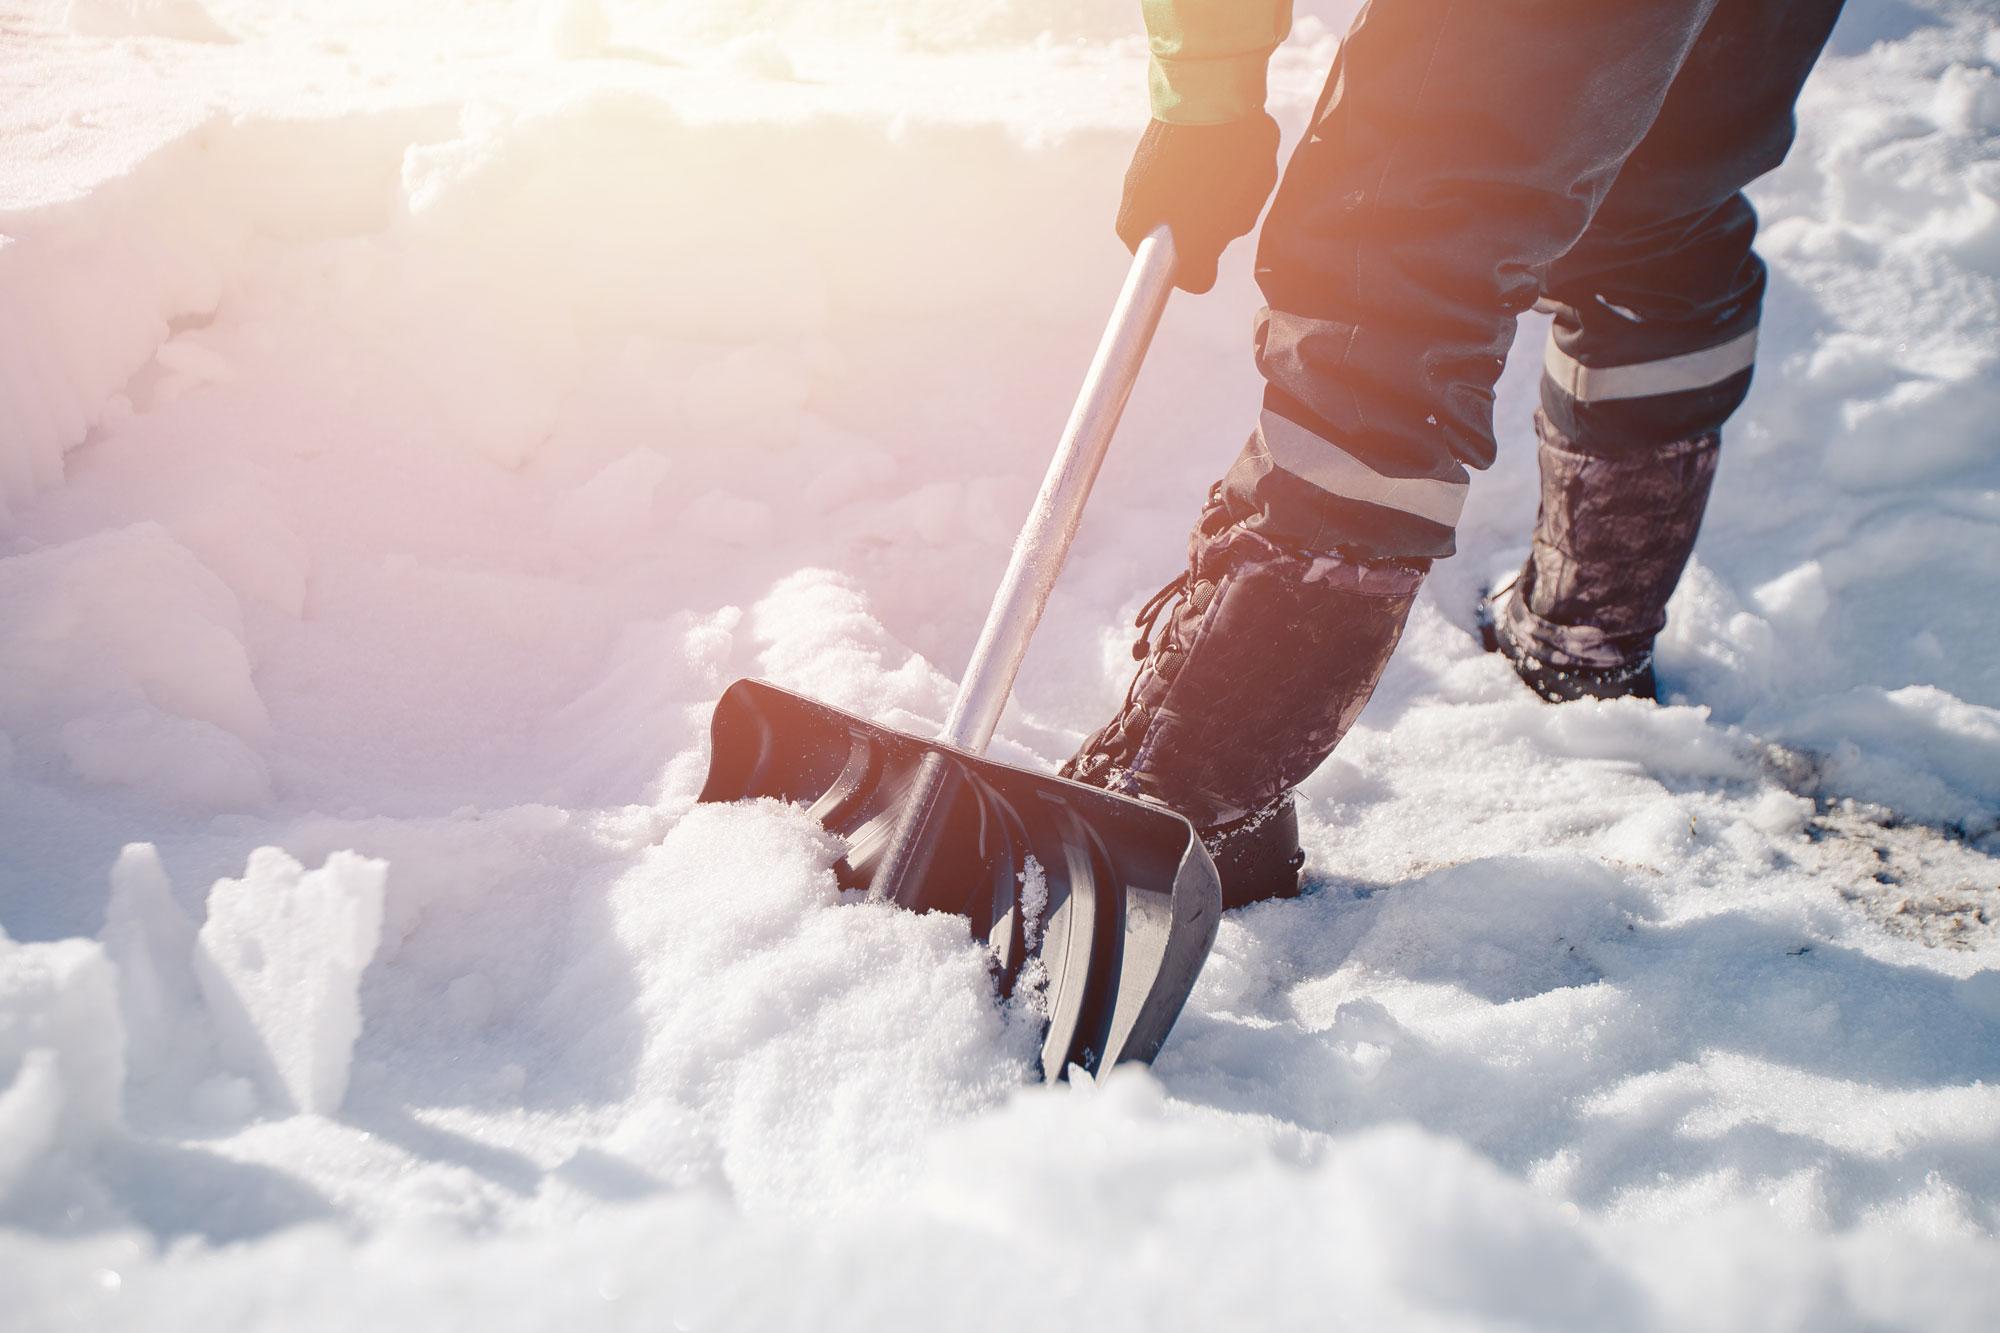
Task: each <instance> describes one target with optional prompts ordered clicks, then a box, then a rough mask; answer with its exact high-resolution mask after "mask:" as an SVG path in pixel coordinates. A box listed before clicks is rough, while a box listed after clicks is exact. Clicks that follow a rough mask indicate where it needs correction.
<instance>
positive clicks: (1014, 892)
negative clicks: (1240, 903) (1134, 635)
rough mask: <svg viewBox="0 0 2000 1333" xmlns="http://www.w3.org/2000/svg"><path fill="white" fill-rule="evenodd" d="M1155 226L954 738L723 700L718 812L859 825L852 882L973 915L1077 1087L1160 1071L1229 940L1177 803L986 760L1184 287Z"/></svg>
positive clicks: (990, 622) (995, 614) (752, 685)
mask: <svg viewBox="0 0 2000 1333" xmlns="http://www.w3.org/2000/svg"><path fill="white" fill-rule="evenodd" d="M1173 270H1174V249H1173V241H1172V238H1171V237H1170V236H1169V234H1168V232H1167V229H1166V228H1164V227H1162V228H1159V229H1158V230H1156V231H1154V232H1153V234H1152V235H1150V236H1148V237H1147V238H1146V239H1145V240H1144V241H1143V242H1141V244H1140V246H1139V249H1138V251H1137V253H1136V254H1135V255H1134V256H1133V260H1132V268H1131V272H1130V273H1129V274H1128V275H1127V277H1126V279H1125V287H1124V290H1123V291H1122V292H1120V293H1119V296H1118V304H1117V306H1116V307H1115V308H1114V309H1113V311H1112V315H1111V323H1110V325H1109V326H1108V327H1107V328H1106V329H1105V331H1104V338H1103V340H1102V341H1101V342H1100V343H1099V344H1098V347H1097V355H1096V357H1095V358H1094V359H1093V360H1092V361H1091V364H1090V371H1089V373H1088V375H1086V376H1085V378H1084V383H1083V390H1082V392H1081V393H1080V394H1079V395H1078V397H1077V400H1076V406H1075V408H1074V409H1072V411H1071V412H1070V417H1069V423H1068V425H1066V426H1065V427H1064V428H1063V434H1062V440H1061V442H1060V443H1059V444H1058V445H1057V447H1056V454H1055V458H1054V459H1053V460H1052V461H1051V462H1050V464H1049V470H1048V475H1047V476H1046V477H1044V478H1043V480H1042V489H1041V493H1040V494H1039V495H1037V496H1036V497H1035V503H1034V507H1033V508H1032V509H1031V510H1030V511H1029V513H1028V519H1027V522H1026V524H1025V525H1024V526H1023V527H1022V529H1021V535H1020V537H1019V538H1018V539H1017V540H1016V541H1015V543H1014V552H1013V555H1012V556H1011V557H1010V558H1009V560H1008V562H1007V572H1006V574H1005V575H1004V576H1003V577H1002V578H1001V580H1000V588H999V591H998V592H996V593H995V594H994V596H993V605H992V608H991V609H990V610H989V611H988V612H987V614H986V624H985V627H984V628H983V629H981V630H980V633H979V641H978V643H977V644H976V645H975V646H974V648H973V650H972V662H971V664H970V666H968V667H967V669H966V672H965V678H964V681H963V683H961V684H960V686H959V689H958V696H957V698H956V699H955V700H954V701H953V703H952V706H951V712H950V715H949V716H948V717H947V718H946V719H945V723H944V729H943V730H942V731H941V732H940V733H939V734H938V736H937V738H936V739H935V740H923V739H921V738H919V737H916V736H910V735H906V734H904V733H902V732H899V731H893V730H891V729H889V728H887V727H882V726H877V725H876V724H875V723H872V722H869V721H867V720H865V719H863V718H859V717H855V716H853V715H851V714H848V713H843V712H841V711H839V710H838V709H834V708H829V707H827V706H826V705H825V704H821V703H815V702H814V701H812V700H811V699H807V698H804V697H802V696H800V695H797V694H793V693H791V692H790V691H787V690H782V689H779V688H778V687H777V686H775V685H769V684H766V683H764V682H763V681H756V680H739V681H737V682H736V683H735V684H733V685H731V686H730V687H729V689H728V690H727V691H725V692H724V694H723V696H722V699H721V701H720V702H719V703H718V704H717V705H716V709H715V718H714V721H713V724H712V739H713V746H712V749H711V752H710V757H709V768H708V781H707V784H706V785H705V786H704V787H703V788H702V792H701V800H703V801H724V802H726V801H740V800H743V799H745V798H751V797H776V798H778V799H780V800H786V801H792V802H796V803H799V804H803V805H805V806H807V807H808V808H809V809H810V811H811V813H812V814H813V815H814V816H816V817H817V818H818V819H819V820H820V822H821V823H823V824H824V825H825V826H826V827H827V828H829V829H831V830H832V831H833V832H835V833H838V834H840V835H841V836H842V837H843V838H845V840H846V843H847V854H846V857H845V859H844V860H843V861H842V862H841V864H840V866H839V867H838V874H839V876H840V880H841V883H842V884H843V885H844V886H845V887H848V888H852V889H861V890H865V891H866V892H867V894H868V896H869V897H870V898H872V899H878V900H883V901H888V902H893V903H896V904H898V905H900V906H902V907H907V908H910V909H912V910H914V911H919V912H931V911H938V912H953V913H957V914H958V915H960V916H963V917H966V918H967V919H968V920H969V921H970V923H971V928H972V932H973V935H974V937H975V938H980V939H984V940H985V941H986V942H987V945H988V947H989V949H990V950H991V954H992V957H993V960H994V970H995V973H996V980H997V981H998V984H999V987H1000V991H1001V993H1002V994H1003V995H1014V994H1017V993H1019V994H1021V995H1022V996H1023V998H1024V999H1025V1000H1026V1001H1027V1002H1028V1003H1029V1004H1030V1005H1031V1006H1033V1009H1034V1011H1035V1012H1039V1013H1042V1014H1045V1015H1046V1016H1047V1022H1048V1026H1047V1028H1046V1031H1045V1035H1044V1038H1043V1042H1042V1050H1041V1069H1042V1071H1043V1073H1044V1075H1045V1076H1047V1077H1051V1078H1063V1077H1066V1076H1067V1074H1068V1072H1069V1070H1070V1068H1071V1066H1080V1067H1081V1068H1083V1069H1084V1070H1086V1071H1088V1072H1089V1073H1091V1074H1095V1073H1097V1072H1098V1071H1099V1070H1100V1069H1105V1068H1108V1067H1109V1066H1110V1065H1112V1064H1114V1063H1116V1062H1118V1061H1121V1060H1140V1061H1149V1060H1151V1059H1152V1058H1153V1056H1154V1054H1155V1053H1156V1052H1158V1050H1159V1049H1160V1043H1161V1042H1163V1041H1165V1040H1166V1036H1167V1030H1168V1029H1169V1028H1171V1027H1172V1026H1173V1024H1174V1020H1175V1019H1176V1018H1177V1017H1179V1015H1180V1011H1181V1006H1182V1005H1183V1004H1184V1003H1186V1001H1187V997H1188V992H1189V990H1191V989H1192V988H1193V986H1194V981H1195V977H1196V975H1197V974H1198V973H1199V972H1200V971H1201V965H1202V962H1203V960H1204V959H1205V958H1207V956H1208V950H1209V946H1210V945H1212V944H1213V943H1214V942H1215V930H1216V925H1217V922H1218V920H1219V918H1220V917H1221V915H1222V890H1221V886H1220V884H1219V883H1218V881H1217V879H1216V874H1215V866H1214V864H1213V863H1212V862H1211V861H1210V860H1209V857H1208V852H1207V850H1206V849H1205V848H1203V846H1202V844H1201V839H1200V838H1198V837H1196V836H1195V831H1194V828H1193V826H1192V825H1190V824H1189V823H1188V822H1187V820H1185V819H1183V818H1181V817H1180V816H1179V815H1177V814H1174V813H1173V812H1172V811H1170V810H1166V809H1163V808H1161V807H1159V806H1155V805H1150V804H1147V803H1145V802H1142V801H1138V800H1134V799H1132V798H1130V797H1125V796H1115V795H1112V794H1110V793H1108V792H1104V791H1100V790H1098V789H1097V788H1095V787H1086V786H1083V785H1082V784H1080V783H1075V782H1066V781H1064V780H1063V779H1061V778H1056V777H1051V776H1049V775H1047V774H1044V773H1038V772H1033V771H1031V770H1028V769H1023V768H1015V767H1012V766H1010V765H1007V764H1000V763H995V762H994V761H992V760H990V759H985V758H982V757H981V751H983V750H984V749H985V748H986V744H987V742H988V741H989V740H991V739H992V736H993V730H994V728H995V726H997V725H998V723H999V721H1000V714H1001V711H1002V710H1003V709H1004V708H1005V707H1006V704H1007V696H1008V693H1009V691H1010V690H1011V689H1012V688H1013V685H1014V676H1015V674H1016V672H1018V671H1019V670H1020V666H1021V659H1022V658H1023V657H1024V656H1025V655H1026V654H1027V651H1028V639H1029V636H1030V635H1032V634H1033V633H1034V629H1035V625H1036V623H1037V622H1038V621H1039V620H1040V619H1041V616H1042V610H1043V608H1044V607H1045V606H1046V605H1047V604H1048V599H1049V591H1050V589H1051V588H1052V587H1053V586H1054V585H1055V581H1056V575H1057V574H1058V573H1059V572H1060V571H1061V569H1062V564H1063V558H1064V557H1065V556H1066V555H1067V554H1068V552H1069V545H1070V540H1071V538H1073V537H1074V536H1075V535H1076V529H1077V524H1078V522H1079V521H1080V520H1081V518H1082V516H1083V505H1084V501H1085V500H1086V499H1087V498H1088V497H1089V495H1090V487H1091V483H1092V482H1094V481H1095V480H1096V479H1097V472H1098V468H1099V466H1100V465H1101V464H1102V463H1103V462H1104V455H1105V451H1106V450H1107V449H1108V448H1109V447H1110V444H1111V436H1112V432H1113V431H1114V430H1115V429H1116V427H1117V425H1118V417H1119V414H1120V413H1121V412H1123V411H1124V408H1125V400H1126V399H1127V398H1128V397H1129V396H1130V395H1131V392H1132V383H1133V381H1134V380H1135V379H1136V378H1137V377H1138V374H1139V364H1140V362H1141V360H1142V359H1143V358H1144V357H1145V353H1146V346H1147V344H1148V343H1149V342H1151V341H1152V337H1153V331H1154V329H1155V328H1156V327H1158V325H1159V322H1160V312H1161V311H1162V310H1163V309H1164V308H1165V306H1166V302H1167V296H1168V294H1169V293H1170V292H1171V291H1172V290H1173Z"/></svg>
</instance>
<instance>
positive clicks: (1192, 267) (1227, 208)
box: [1118, 111, 1278, 292]
mask: <svg viewBox="0 0 2000 1333" xmlns="http://www.w3.org/2000/svg"><path fill="white" fill-rule="evenodd" d="M1277 183H1278V123H1277V122H1276V121H1274V120H1272V119H1271V118H1270V116H1268V115H1266V114H1264V113H1263V112H1261V111H1260V112H1258V113H1257V114H1256V115H1255V116H1253V117H1251V118H1249V119H1247V120H1233V121H1229V122H1228V123H1226V124H1222V125H1172V124H1168V123H1167V122H1166V121H1162V120H1156V121H1154V122H1153V123H1152V124H1150V125H1148V126H1147V127H1146V132H1145V134H1144V135H1142V136H1140V139H1139V147H1138V150H1137V151H1135V152H1134V153H1133V154H1132V165H1131V167H1130V168H1129V169H1127V171H1126V172H1125V200H1124V202H1123V203H1122V204H1120V205H1119V207H1118V239H1119V240H1121V241H1123V242H1125V247H1126V248H1127V249H1129V250H1135V251H1136V250H1137V249H1138V248H1139V242H1140V241H1142V240H1144V239H1145V238H1146V233H1147V232H1149V231H1151V230H1152V229H1153V228H1155V227H1157V226H1159V225H1160V224H1161V223H1162V222H1164V223H1166V224H1167V225H1168V226H1169V227H1171V228H1172V229H1173V233H1174V249H1175V252H1176V253H1177V255H1178V256H1179V263H1178V264H1177V266H1176V267H1175V269H1174V285H1175V286H1176V287H1179V288H1181V289H1182V290H1183V291H1189V292H1205V291H1207V290H1208V289H1209V288H1210V287H1213V286H1214V285H1215V264H1216V261H1217V260H1218V259H1220V258H1221V257H1222V252H1223V251H1224V250H1225V249H1227V248H1228V247H1229V243H1230V242H1231V241H1233V240H1235V239H1236V238H1237V237H1238V236H1242V235H1244V234H1245V233H1247V232H1248V231H1249V230H1250V229H1251V228H1252V227H1254V226H1256V225H1257V215H1258V214H1259V213H1261V212H1263V211H1264V201H1265V200H1266V199H1268V198H1270V196H1271V191H1272V189H1273V188H1274V187H1275V186H1276V185H1277Z"/></svg>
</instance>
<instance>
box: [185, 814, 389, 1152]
mask: <svg viewBox="0 0 2000 1333" xmlns="http://www.w3.org/2000/svg"><path fill="white" fill-rule="evenodd" d="M387 872H388V866H387V865H386V864H385V863H384V862H381V861H374V860H369V859H368V858H366V857H361V856H356V855H354V854H353V853H352V852H336V853H334V854H333V855H332V856H330V857H328V858H327V860H326V864H325V865H323V866H321V867H320V868H319V869H317V870H313V871H307V870H306V869H305V868H304V867H303V866H302V865H300V864H299V863H298V862H297V861H296V860H294V859H292V858H291V857H290V856H288V855H286V854H285V853H284V852H283V851H281V850H279V849H278V848H275V847H263V848H259V849H258V850H257V851H255V852H253V853H252V854H251V856H250V862H249V865H248V867H247V869H246V870H245V872H244V875H243V878H241V879H223V880H217V881H216V883H215V887H214V888H213V889H212V890H211V891H210V893H209V897H208V919H207V920H206V921H204V922H203V923H202V927H201V931H200V934H199V938H198V942H197V947H196V951H195V973H196V976H197V977H198V978H199V980H200V983H201V992H202V995H203V997H204V998H205V999H206V1000H207V1003H208V1008H209V1012H210V1014H211V1015H212V1017H213V1018H214V1021H215V1026H216V1033H217V1037H218V1039H219V1041H220V1043H221V1047H222V1052H223V1055H224V1056H225V1058H227V1059H228V1060H230V1061H231V1063H232V1064H234V1065H235V1066H236V1067H237V1068H238V1069H239V1070H241V1071H242V1072H244V1073H246V1074H248V1075H250V1076H251V1077H252V1078H254V1079H256V1080H257V1082H258V1084H259V1085H260V1086H261V1088H262V1090H263V1092H264V1095H265V1097H266V1098H267V1099H268V1100H269V1101H270V1102H271V1104H272V1105H274V1106H276V1107H278V1108H280V1109H284V1110H294V1111H303V1112H306V1113H308V1114H317V1115H331V1114H333V1112H335V1111H337V1110H338V1109H339V1108H340V1103H341V1101H342V1099H343V1098H344V1097H346V1095H347V1081H348V1073H349V1067H350V1064H351V1062H352V1060H353V1055H354V1043H355V1040H356V1038H358V1037H359V1036H360V1035H361V998H360V986H361V974H362V972H363V971H364V970H365V969H366V968H367V966H368V963H369V961H370V960H371V959H373V958H374V956H375V950H376V948H377V946H378V945H379V944H380V942H381V939H382V893H383V884H384V881H385V878H386V876H387Z"/></svg>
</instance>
